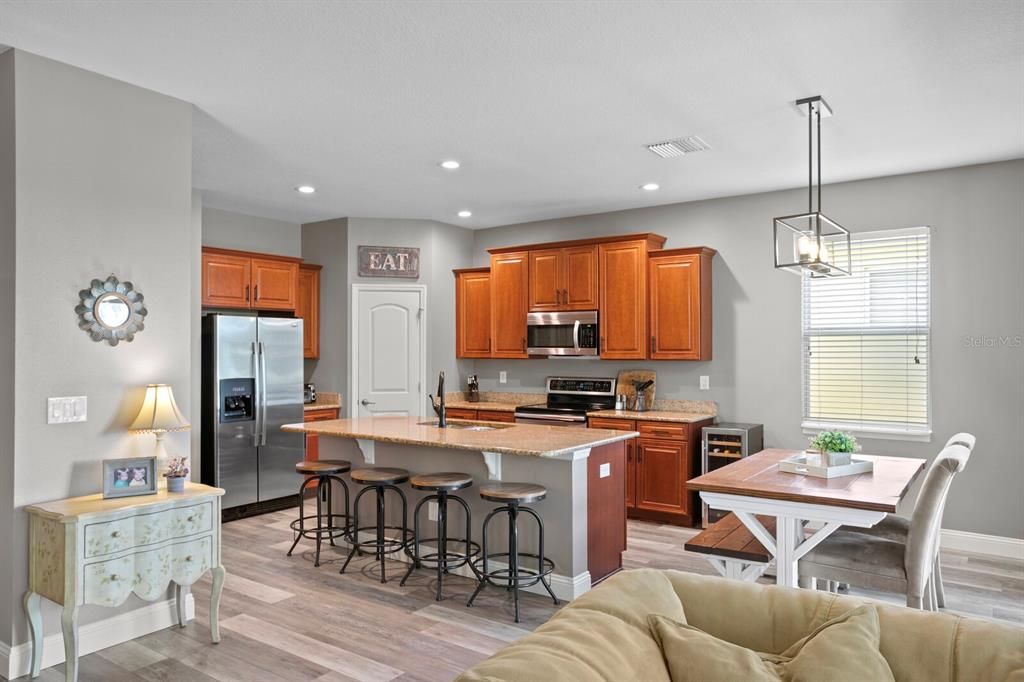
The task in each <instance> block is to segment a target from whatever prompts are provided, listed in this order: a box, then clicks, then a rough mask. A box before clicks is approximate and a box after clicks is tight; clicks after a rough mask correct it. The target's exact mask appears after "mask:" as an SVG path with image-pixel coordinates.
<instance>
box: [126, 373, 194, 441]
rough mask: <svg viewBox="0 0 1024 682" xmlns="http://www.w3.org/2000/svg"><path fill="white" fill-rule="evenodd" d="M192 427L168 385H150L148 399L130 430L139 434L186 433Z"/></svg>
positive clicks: (147, 387) (147, 389) (147, 388)
mask: <svg viewBox="0 0 1024 682" xmlns="http://www.w3.org/2000/svg"><path fill="white" fill-rule="evenodd" d="M191 427H192V426H191V424H189V423H188V421H187V420H186V419H185V417H183V416H182V415H181V411H180V410H179V409H178V405H177V403H175V402H174V391H172V390H171V387H170V386H168V385H167V384H149V385H148V386H146V399H145V400H144V401H143V402H142V409H141V410H139V416H137V417H136V418H135V421H133V422H132V425H131V426H129V427H128V430H129V431H136V432H139V433H164V432H165V431H185V430H187V429H190V428H191Z"/></svg>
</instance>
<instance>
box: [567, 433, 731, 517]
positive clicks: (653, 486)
mask: <svg viewBox="0 0 1024 682" xmlns="http://www.w3.org/2000/svg"><path fill="white" fill-rule="evenodd" d="M712 421H713V420H711V419H707V420H704V421H699V422H693V423H686V422H664V421H648V420H639V419H638V420H633V419H619V418H606V417H591V418H590V419H589V420H588V421H587V425H588V426H589V427H591V428H595V429H615V430H619V431H638V432H639V433H640V437H639V438H635V439H633V440H630V441H627V446H626V491H625V498H626V512H627V514H628V515H629V517H630V518H638V519H647V520H650V521H659V522H662V523H672V524H676V525H683V526H692V525H694V523H695V522H696V523H699V518H698V516H699V515H698V514H697V510H699V509H700V507H699V504H698V500H697V497H696V495H695V494H694V493H692V492H690V491H688V490H687V489H686V481H688V480H689V479H691V478H693V477H695V476H696V475H697V474H698V471H699V469H700V433H701V429H702V428H704V427H705V426H708V425H710V424H711V423H712Z"/></svg>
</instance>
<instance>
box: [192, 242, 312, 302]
mask: <svg viewBox="0 0 1024 682" xmlns="http://www.w3.org/2000/svg"><path fill="white" fill-rule="evenodd" d="M301 262H302V259H301V258H291V257H288V256H275V255H271V254H261V253H249V252H247V251H234V250H230V249H215V248H211V247H203V254H202V305H203V306H204V307H208V308H235V309H245V310H295V307H296V304H297V302H298V289H299V263H301Z"/></svg>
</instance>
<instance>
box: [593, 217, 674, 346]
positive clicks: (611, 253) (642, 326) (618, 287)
mask: <svg viewBox="0 0 1024 682" xmlns="http://www.w3.org/2000/svg"><path fill="white" fill-rule="evenodd" d="M664 243H665V238H664V237H657V236H656V235H649V236H648V237H647V238H645V239H637V240H632V241H621V242H605V243H602V244H601V245H600V247H599V250H598V253H599V257H598V271H599V274H600V277H599V279H600V284H599V292H600V308H599V311H600V313H599V326H600V334H601V359H603V360H644V359H646V358H647V252H648V251H650V250H653V249H655V248H660V247H661V246H662V244H664Z"/></svg>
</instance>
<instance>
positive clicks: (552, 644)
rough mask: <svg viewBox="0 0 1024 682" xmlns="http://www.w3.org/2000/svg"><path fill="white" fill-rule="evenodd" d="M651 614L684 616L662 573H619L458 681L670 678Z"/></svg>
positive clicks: (612, 681) (666, 680)
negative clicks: (649, 623)
mask: <svg viewBox="0 0 1024 682" xmlns="http://www.w3.org/2000/svg"><path fill="white" fill-rule="evenodd" d="M652 613H653V614H659V615H664V616H667V617H669V618H672V619H673V620H676V621H685V619H686V616H685V614H684V613H683V608H682V605H681V604H680V603H679V599H677V598H676V595H675V591H674V590H673V589H672V585H671V583H670V582H669V581H668V578H666V577H665V575H664V573H663V572H661V571H654V570H648V569H643V570H637V571H630V572H629V573H620V574H618V575H615V576H612V577H611V578H608V579H607V580H606V581H605V582H604V583H603V584H602V585H601V587H600V588H598V589H595V590H591V591H590V592H587V593H586V594H584V595H582V596H581V597H579V598H578V599H576V600H575V601H574V602H573V603H572V604H571V605H570V606H569V607H566V608H564V609H562V610H561V611H559V612H558V613H556V614H555V615H554V617H552V618H551V620H550V621H548V622H547V623H545V624H544V625H542V626H541V627H539V628H537V630H536V631H535V632H534V633H533V634H531V635H528V636H527V637H524V638H523V639H521V640H519V641H517V642H514V643H512V644H510V645H509V646H508V647H506V648H504V649H502V650H501V651H499V652H498V653H497V654H495V655H494V656H492V657H491V658H489V659H487V660H486V661H484V662H482V663H480V664H479V665H477V666H476V667H474V668H473V669H472V670H469V671H467V672H465V673H463V674H462V675H461V676H460V677H459V678H458V679H459V680H460V681H461V682H483V681H484V680H503V681H506V682H535V681H536V680H574V681H575V680H580V681H589V680H594V681H595V682H597V681H599V680H601V681H607V682H622V681H623V680H645V681H650V682H669V676H668V670H667V669H666V668H665V662H664V659H663V658H662V655H661V649H660V648H659V647H658V643H657V642H656V641H655V640H654V638H653V637H652V636H651V632H650V628H649V627H648V624H647V616H648V614H652Z"/></svg>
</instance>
